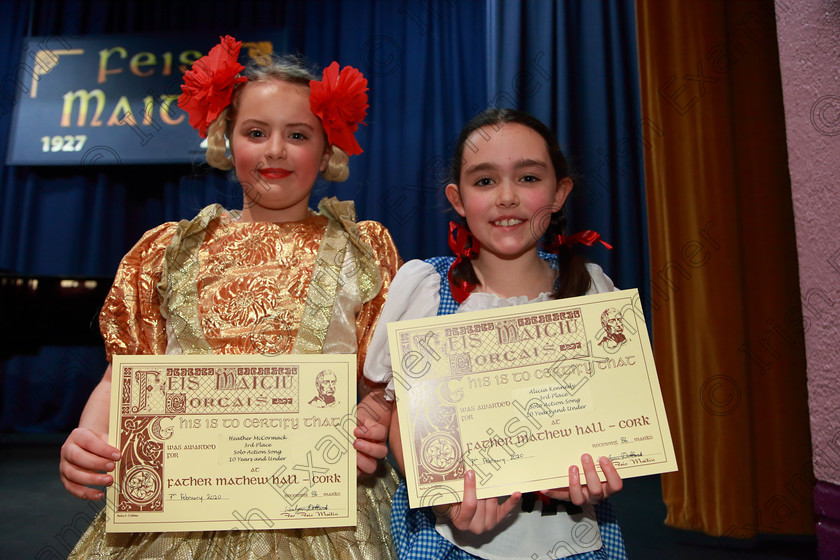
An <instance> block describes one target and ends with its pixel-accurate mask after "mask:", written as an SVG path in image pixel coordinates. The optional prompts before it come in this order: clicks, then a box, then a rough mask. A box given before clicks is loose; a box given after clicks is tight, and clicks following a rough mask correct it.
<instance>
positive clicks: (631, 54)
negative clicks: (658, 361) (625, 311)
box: [487, 0, 661, 318]
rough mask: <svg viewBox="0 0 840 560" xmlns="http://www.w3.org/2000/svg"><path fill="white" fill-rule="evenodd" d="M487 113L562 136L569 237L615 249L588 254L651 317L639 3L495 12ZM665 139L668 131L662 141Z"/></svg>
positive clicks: (521, 6)
mask: <svg viewBox="0 0 840 560" xmlns="http://www.w3.org/2000/svg"><path fill="white" fill-rule="evenodd" d="M488 21H489V25H488V62H487V65H488V68H490V69H492V70H490V71H489V74H490V79H489V80H488V83H489V89H488V90H487V98H488V100H489V104H495V105H498V106H500V107H511V108H516V109H521V110H523V111H526V112H528V113H531V114H532V115H534V116H535V117H537V118H538V119H540V120H542V121H543V122H544V123H546V124H547V125H548V126H549V127H551V128H552V130H554V131H555V132H556V133H557V136H558V138H559V140H560V145H561V147H562V148H563V151H564V153H565V154H566V157H567V158H568V160H569V166H570V168H571V172H572V178H573V179H574V181H575V187H574V189H573V190H572V195H571V196H570V197H569V201H568V203H567V206H568V208H567V210H568V213H569V231H570V232H575V231H579V230H584V229H592V230H595V231H597V232H599V233H600V234H601V235H602V236H603V238H604V239H605V240H607V241H608V242H609V243H611V244H612V245H613V246H614V247H615V249H614V250H612V251H606V250H605V249H604V247H603V246H601V245H600V244H596V245H595V247H594V248H592V249H585V250H584V249H581V252H583V253H584V254H585V255H586V256H587V258H589V259H590V260H592V261H594V262H597V263H598V264H600V265H601V266H602V267H603V268H604V270H605V271H606V272H607V274H609V275H610V276H611V277H612V279H613V280H614V281H615V283H616V285H617V286H620V287H622V288H639V293H640V295H641V297H642V301H643V302H644V303H645V315H646V317H648V318H649V317H650V313H649V312H648V309H649V302H650V285H649V282H648V278H649V273H648V270H649V261H650V257H649V252H648V243H647V217H646V212H645V191H644V161H643V150H644V149H645V146H646V145H650V144H649V140H650V138H651V135H654V136H655V135H656V134H657V133H656V130H655V128H653V127H651V126H649V125H648V124H646V123H645V122H644V121H643V120H642V116H641V108H640V105H641V104H640V98H639V77H638V75H639V74H638V59H637V50H636V22H635V9H634V3H633V2H632V1H629V0H605V1H603V2H589V1H586V0H583V1H577V2H569V1H565V0H552V1H536V0H532V1H527V2H521V1H519V0H492V1H491V2H489V3H488ZM660 134H661V131H660Z"/></svg>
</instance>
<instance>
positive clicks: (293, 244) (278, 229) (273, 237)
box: [100, 207, 400, 372]
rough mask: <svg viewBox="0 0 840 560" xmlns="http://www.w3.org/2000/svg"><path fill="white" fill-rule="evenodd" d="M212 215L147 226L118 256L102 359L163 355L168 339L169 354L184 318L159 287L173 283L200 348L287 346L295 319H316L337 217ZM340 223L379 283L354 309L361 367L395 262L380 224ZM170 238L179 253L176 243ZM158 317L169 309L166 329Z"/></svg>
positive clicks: (246, 350) (258, 350) (103, 321)
mask: <svg viewBox="0 0 840 560" xmlns="http://www.w3.org/2000/svg"><path fill="white" fill-rule="evenodd" d="M210 208H211V207H208V209H210ZM208 209H205V210H204V211H202V213H205V212H207V210H208ZM351 209H352V207H351ZM218 213H219V215H218V218H217V219H216V218H214V219H211V220H209V221H206V224H204V225H202V227H201V228H198V229H199V230H200V233H201V235H198V234H197V233H196V231H194V230H190V229H185V228H186V226H185V224H186V225H187V226H188V225H190V222H182V223H181V224H176V223H166V224H163V225H161V226H159V227H157V228H155V229H153V230H150V231H149V232H147V233H146V234H145V235H144V236H143V238H142V239H141V240H140V241H139V242H138V243H137V244H136V245H135V246H134V248H132V249H131V251H130V252H129V253H128V254H127V255H126V256H125V258H124V259H123V261H122V263H121V264H120V268H119V270H118V273H117V276H116V279H115V281H114V286H113V287H112V289H111V292H110V294H109V295H108V298H107V299H106V301H105V305H104V307H103V310H102V314H101V316H100V326H101V328H102V333H103V337H104V338H105V343H106V349H107V352H108V357H109V360H110V356H111V355H113V354H114V353H116V354H163V353H166V351H167V347H169V348H170V352H171V351H172V350H171V349H172V346H173V339H177V338H178V337H179V336H180V335H181V334H182V331H184V330H186V329H187V327H186V326H184V325H187V324H188V323H190V321H185V322H184V325H182V324H181V323H178V322H176V321H173V320H172V317H171V315H174V314H175V313H171V312H170V310H169V307H168V306H169V305H170V304H172V302H171V301H168V302H166V305H164V309H163V310H162V309H161V293H160V290H159V289H158V288H159V285H163V286H167V285H168V286H170V292H171V293H172V294H173V299H177V306H176V304H172V305H173V306H175V307H176V310H177V312H178V313H181V314H184V315H189V313H193V312H194V314H195V317H194V319H193V320H192V323H195V329H196V333H197V336H198V337H199V338H202V339H203V341H206V348H207V351H209V352H212V353H215V354H286V353H290V352H292V350H293V349H294V347H295V344H296V341H297V339H298V334H299V331H300V329H301V325H302V322H303V325H304V328H307V327H309V326H311V325H310V323H312V321H313V319H312V318H313V317H314V315H313V314H312V309H311V307H312V298H313V297H314V296H318V295H319V293H318V292H317V290H322V287H321V286H322V285H323V282H322V281H320V280H319V279H320V278H321V277H326V276H329V274H328V273H329V270H327V271H326V272H325V271H324V270H323V267H321V268H319V264H318V263H319V261H318V259H319V258H320V259H321V260H323V259H324V258H325V257H324V255H325V254H326V255H328V256H330V259H331V260H332V256H331V253H329V252H328V251H326V250H325V246H326V248H327V249H328V248H329V243H327V244H325V243H324V239H325V235H328V236H329V233H328V232H329V231H330V229H329V226H330V224H335V223H338V222H341V221H342V220H335V219H332V220H331V219H328V218H327V217H326V216H324V215H321V214H315V213H312V215H310V216H309V217H307V218H305V219H304V220H302V221H299V222H289V223H265V222H238V221H236V220H234V219H231V216H230V214H228V213H226V212H223V211H221V210H218ZM200 216H201V214H200V215H199V217H200ZM343 221H344V223H345V224H346V225H347V226H348V227H349V231H351V232H353V236H352V237H354V239H353V241H354V242H355V245H356V246H357V247H361V252H357V255H365V256H364V259H367V260H369V261H371V262H370V265H371V270H373V271H374V272H377V271H378V273H379V277H380V278H381V289H379V290H377V292H376V293H372V294H370V297H369V298H367V300H365V298H363V299H362V301H363V302H364V303H361V307H360V308H359V309H358V311H357V312H356V313H355V317H354V319H355V331H356V332H355V334H356V342H358V350H357V352H358V354H359V369H358V371H359V372H361V366H362V364H363V363H364V354H365V352H366V350H367V343H368V341H369V338H370V335H371V334H372V332H373V328H374V326H375V323H376V320H377V318H378V317H379V311H380V309H381V306H382V304H383V303H384V297H385V293H386V291H387V288H388V286H389V285H390V280H391V278H392V277H393V275H394V274H395V273H396V270H397V268H398V266H399V264H400V261H399V255H398V254H397V251H396V248H395V247H394V244H393V241H392V240H391V237H390V234H389V233H388V231H387V230H386V229H385V228H384V227H383V226H382V225H381V224H379V223H376V222H361V223H358V224H356V223H355V222H351V221H348V220H343ZM194 222H195V221H194ZM194 229H195V228H194ZM334 229H335V228H334ZM342 235H343V236H344V237H348V235H347V234H342ZM338 237H340V236H338ZM173 239H174V240H175V242H174V243H173ZM348 245H350V243H348ZM173 246H175V247H176V248H178V249H179V251H173ZM168 247H169V250H168V251H167V248H168ZM319 253H320V255H321V256H320V257H319ZM336 258H338V257H336ZM357 260H358V258H357ZM176 261H177V262H176ZM339 264H340V263H339ZM339 268H340V267H339ZM164 269H165V270H166V273H164ZM173 269H177V270H186V271H189V273H188V274H186V275H185V276H182V277H181V278H180V282H181V283H180V284H176V283H174V282H173V281H170V280H169V276H174V275H172V274H171V271H172V270H173ZM313 275H315V277H316V282H315V285H314V287H313ZM162 278H163V279H164V282H163V283H161V279H162ZM164 293H166V291H165V290H164ZM332 301H333V300H332V299H330V300H329V302H330V305H332ZM307 302H309V310H308V311H307ZM184 310H186V312H185V313H182V312H183V311H184ZM164 316H169V317H170V328H169V331H170V332H169V333H167V321H166V319H165V318H164ZM178 318H179V317H176V319H178ZM173 325H176V326H175V328H173ZM350 328H351V330H352V326H351V327H350ZM173 331H175V332H173ZM203 341H202V344H204V342H203ZM175 345H176V346H177V342H176V343H175Z"/></svg>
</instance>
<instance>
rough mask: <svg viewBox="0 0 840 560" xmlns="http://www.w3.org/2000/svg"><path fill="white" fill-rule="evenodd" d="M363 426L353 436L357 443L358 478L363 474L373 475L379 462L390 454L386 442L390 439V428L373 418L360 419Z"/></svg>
mask: <svg viewBox="0 0 840 560" xmlns="http://www.w3.org/2000/svg"><path fill="white" fill-rule="evenodd" d="M360 420H361V422H362V424H361V425H360V426H356V429H355V430H353V435H354V436H356V441H354V442H353V447H355V448H356V476H358V475H359V474H361V473H364V474H373V473H375V472H376V468H377V467H378V466H379V460H380V459H384V458H385V456H386V455H387V454H388V446H387V445H386V443H385V440H386V439H387V438H388V426H383V425H382V424H380V423H378V422H377V421H376V420H373V419H372V418H368V417H364V418H360Z"/></svg>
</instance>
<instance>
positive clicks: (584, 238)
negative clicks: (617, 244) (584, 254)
mask: <svg viewBox="0 0 840 560" xmlns="http://www.w3.org/2000/svg"><path fill="white" fill-rule="evenodd" d="M598 241H600V242H601V243H602V244H603V245H604V247H606V248H607V249H612V245H610V244H609V243H607V242H606V241H604V240H603V239H601V234H600V233H598V232H597V231H592V230H591V229H585V230H583V231H579V232H577V233H573V234H572V235H565V236H564V235H562V234H558V235H557V236H556V237H555V238H554V239H551V240H549V242H548V243H547V245H546V250H547V251H551V252H554V251H556V250H557V249H559V248H560V247H561V246H562V245H573V244H575V243H582V244H584V245H586V246H587V247H592V245H594V244H595V243H596V242H598Z"/></svg>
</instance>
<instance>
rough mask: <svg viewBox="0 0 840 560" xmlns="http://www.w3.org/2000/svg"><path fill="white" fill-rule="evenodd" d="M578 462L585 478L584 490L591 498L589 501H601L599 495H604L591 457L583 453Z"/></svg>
mask: <svg viewBox="0 0 840 560" xmlns="http://www.w3.org/2000/svg"><path fill="white" fill-rule="evenodd" d="M580 461H581V463H583V474H584V476H585V477H586V490H587V491H588V493H589V497H590V498H591V499H590V500H589V501H590V502H592V503H595V502H597V501H599V500H600V499H601V494H603V493H604V489H603V487H602V486H601V479H600V478H599V477H598V471H596V470H595V461H593V460H592V455H590V454H589V453H584V454H583V455H582V456H581V458H580Z"/></svg>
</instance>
